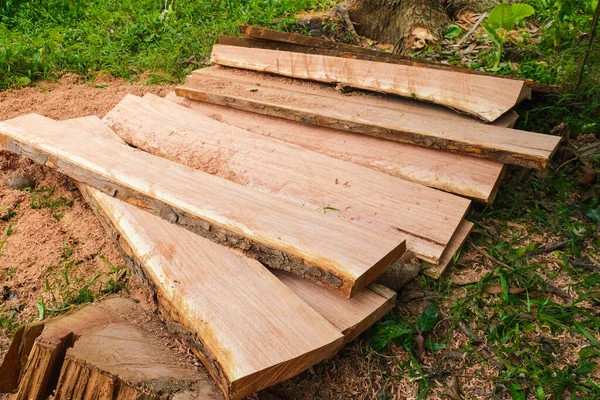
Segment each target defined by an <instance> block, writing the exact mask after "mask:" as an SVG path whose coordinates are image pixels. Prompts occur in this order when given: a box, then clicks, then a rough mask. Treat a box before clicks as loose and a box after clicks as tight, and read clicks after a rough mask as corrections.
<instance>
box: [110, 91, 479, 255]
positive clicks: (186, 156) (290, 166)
mask: <svg viewBox="0 0 600 400" xmlns="http://www.w3.org/2000/svg"><path fill="white" fill-rule="evenodd" d="M104 122H105V123H107V125H109V126H110V127H111V128H113V129H114V131H115V132H116V133H117V134H118V135H119V136H120V137H121V138H122V139H123V140H124V141H125V142H126V143H128V144H130V145H132V146H133V147H135V148H138V149H141V150H144V151H147V152H149V153H151V154H154V155H157V156H160V157H164V158H166V159H169V160H171V161H175V162H178V163H181V164H184V165H187V166H189V167H192V168H196V169H200V170H203V171H205V172H209V173H212V174H215V175H217V176H220V177H222V178H225V179H229V180H231V181H233V182H236V183H239V184H241V185H245V186H248V187H251V188H254V189H258V190H261V191H264V192H267V193H270V194H273V195H275V196H277V197H280V198H283V199H286V200H290V201H293V202H295V203H298V204H299V205H304V206H305V207H308V208H310V209H311V210H318V209H321V212H327V213H328V214H329V213H331V214H332V215H334V216H336V217H338V218H342V219H346V220H348V221H352V222H354V223H356V224H360V225H362V226H365V227H367V228H369V229H370V230H372V231H376V232H382V233H383V232H385V233H387V234H388V235H389V236H390V237H396V238H397V240H398V241H402V240H406V241H407V248H409V249H411V250H412V251H413V252H415V253H416V254H417V255H418V256H419V257H421V258H423V259H426V260H428V261H431V262H433V263H437V260H438V259H439V258H440V257H441V256H442V253H443V251H444V249H445V247H446V245H447V243H448V242H449V241H450V240H451V238H452V236H453V235H454V232H455V231H456V229H457V228H458V225H459V224H460V223H461V221H462V219H463V218H464V216H465V214H466V212H467V210H468V208H469V204H470V202H469V201H468V200H466V199H463V198H461V197H457V196H454V195H451V194H447V193H444V192H441V191H437V190H433V189H429V188H427V187H424V186H422V185H418V184H415V183H412V182H408V181H405V180H401V179H398V178H395V177H392V176H390V175H387V174H384V173H381V172H377V171H374V170H372V169H369V168H364V167H361V166H359V165H356V164H353V163H348V162H345V161H341V160H338V159H335V158H332V157H328V156H325V155H322V154H320V153H315V152H312V151H309V150H306V149H304V148H302V147H299V146H296V145H292V144H289V143H286V142H282V141H280V140H276V139H272V138H268V137H265V136H262V135H258V134H254V133H251V132H248V131H245V130H242V129H238V128H235V127H232V126H229V125H226V124H223V123H221V122H219V121H216V120H214V119H212V118H209V117H206V116H204V115H201V114H199V113H196V112H194V111H193V110H190V109H187V108H185V107H182V106H180V105H177V104H175V103H172V102H170V101H168V100H165V99H163V98H160V97H157V96H153V95H149V96H146V97H144V98H143V99H142V98H139V97H136V96H133V95H128V96H127V97H126V98H124V99H123V100H122V101H121V102H120V103H119V104H118V105H117V106H116V107H115V108H114V109H113V110H112V111H111V112H109V113H108V114H107V115H106V116H105V117H104ZM325 207H333V208H335V209H336V210H330V211H327V210H326V209H325Z"/></svg>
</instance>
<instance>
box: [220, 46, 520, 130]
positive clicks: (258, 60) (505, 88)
mask: <svg viewBox="0 0 600 400" xmlns="http://www.w3.org/2000/svg"><path fill="white" fill-rule="evenodd" d="M211 61H212V62H214V63H215V64H219V65H225V66H229V67H235V68H243V69H249V70H254V71H261V72H268V73H272V74H278V75H283V76H288V77H291V78H299V79H307V80H313V81H317V82H325V83H334V84H342V85H347V86H350V87H353V88H357V89H366V90H373V91H376V92H382V93H390V94H396V95H400V96H404V97H410V98H416V99H418V100H423V101H428V102H432V103H436V104H440V105H443V106H446V107H450V108H452V109H455V110H458V111H461V112H466V113H468V114H471V115H474V116H477V117H479V118H481V119H483V120H485V121H488V122H491V121H494V120H496V119H497V118H498V117H500V116H501V115H502V114H504V113H506V112H507V111H509V110H510V109H512V108H513V107H515V106H516V105H517V104H519V103H520V102H521V101H522V100H524V99H526V98H530V97H531V89H530V88H529V87H528V86H527V85H526V84H525V83H524V82H523V81H518V80H514V79H506V78H501V77H496V76H482V75H474V74H465V73H462V72H455V71H447V70H442V69H432V68H422V67H413V66H410V65H401V64H389V63H382V62H375V61H368V60H360V59H351V58H341V57H331V56H326V55H321V54H308V53H297V52H291V51H281V50H270V49H261V48H248V47H240V46H225V45H220V44H216V45H215V46H214V47H213V51H212V56H211Z"/></svg>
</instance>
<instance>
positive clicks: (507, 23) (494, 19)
mask: <svg viewBox="0 0 600 400" xmlns="http://www.w3.org/2000/svg"><path fill="white" fill-rule="evenodd" d="M515 23H516V22H515V18H514V16H513V13H512V11H511V6H509V5H508V4H504V3H502V4H498V5H497V6H496V7H494V8H493V9H492V11H490V15H488V17H487V24H488V25H489V26H490V27H491V28H492V29H498V28H504V29H506V30H507V31H512V30H513V28H514V27H515Z"/></svg>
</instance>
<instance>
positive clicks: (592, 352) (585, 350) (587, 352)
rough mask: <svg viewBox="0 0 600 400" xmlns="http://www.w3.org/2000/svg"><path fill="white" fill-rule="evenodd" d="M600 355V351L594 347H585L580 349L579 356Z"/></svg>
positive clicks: (582, 357)
mask: <svg viewBox="0 0 600 400" xmlns="http://www.w3.org/2000/svg"><path fill="white" fill-rule="evenodd" d="M598 356H600V351H598V350H596V349H594V348H593V347H584V348H582V349H581V350H579V358H580V359H584V358H592V357H598Z"/></svg>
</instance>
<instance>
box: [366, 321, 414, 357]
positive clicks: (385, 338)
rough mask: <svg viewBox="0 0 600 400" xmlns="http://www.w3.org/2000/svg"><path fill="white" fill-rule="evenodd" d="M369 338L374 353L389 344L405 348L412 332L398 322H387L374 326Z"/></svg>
mask: <svg viewBox="0 0 600 400" xmlns="http://www.w3.org/2000/svg"><path fill="white" fill-rule="evenodd" d="M373 332H374V333H373V336H372V337H371V347H372V348H373V350H375V351H381V350H383V349H384V348H385V347H386V346H387V345H388V344H389V343H390V342H392V341H394V342H395V343H398V344H401V345H403V346H405V347H406V346H407V345H408V344H409V343H410V341H411V339H412V334H413V332H412V330H410V329H408V328H406V327H405V326H403V325H402V324H401V323H400V322H398V321H394V320H389V321H384V322H380V323H377V324H375V326H374V327H373Z"/></svg>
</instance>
